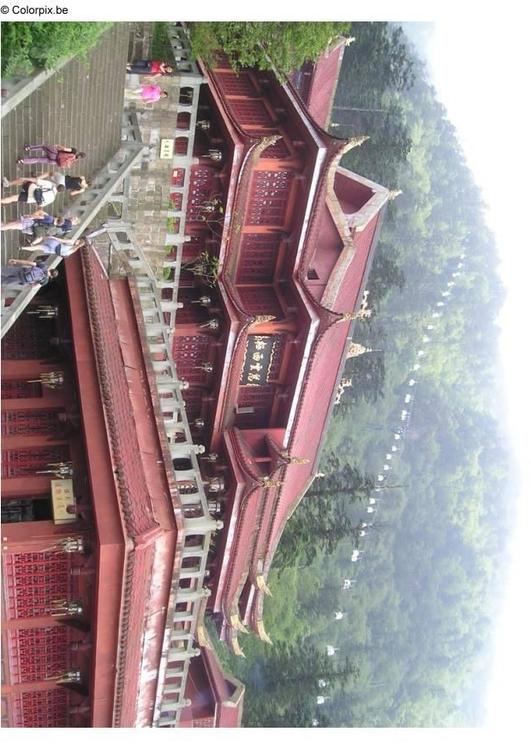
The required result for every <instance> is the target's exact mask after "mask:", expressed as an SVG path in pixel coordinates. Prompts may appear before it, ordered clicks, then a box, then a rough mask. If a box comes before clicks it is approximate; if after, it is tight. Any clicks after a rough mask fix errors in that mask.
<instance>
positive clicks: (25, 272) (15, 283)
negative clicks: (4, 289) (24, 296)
mask: <svg viewBox="0 0 531 750" xmlns="http://www.w3.org/2000/svg"><path fill="white" fill-rule="evenodd" d="M58 274H59V271H58V270H57V269H56V268H50V269H48V268H46V264H45V263H43V262H41V261H37V262H35V261H33V260H17V259H15V258H12V259H11V260H9V261H8V265H7V266H2V286H9V287H17V288H19V289H23V288H24V287H25V286H27V285H28V284H29V285H31V286H44V285H45V284H47V283H48V282H49V281H50V279H55V278H56V277H57V275H58Z"/></svg>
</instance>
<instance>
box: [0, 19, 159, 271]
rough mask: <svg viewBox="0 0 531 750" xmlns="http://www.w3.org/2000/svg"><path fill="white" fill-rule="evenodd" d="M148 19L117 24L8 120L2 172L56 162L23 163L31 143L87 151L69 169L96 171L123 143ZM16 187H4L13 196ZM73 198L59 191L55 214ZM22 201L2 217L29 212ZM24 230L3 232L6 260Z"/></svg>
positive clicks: (21, 172)
mask: <svg viewBox="0 0 531 750" xmlns="http://www.w3.org/2000/svg"><path fill="white" fill-rule="evenodd" d="M143 26H144V24H130V23H116V24H114V25H113V26H112V28H111V29H109V31H107V32H106V33H105V34H104V35H103V36H102V37H101V40H100V42H99V43H98V45H97V46H96V47H94V48H93V49H92V50H91V51H90V52H89V53H88V54H87V55H86V57H84V58H79V59H74V60H72V61H70V62H69V63H67V65H65V66H64V67H63V68H62V69H61V70H60V71H58V72H57V73H56V74H55V75H54V76H52V77H51V78H50V79H49V80H48V81H47V82H46V83H45V84H44V85H43V86H41V87H40V88H39V89H38V90H37V91H35V92H34V93H33V94H31V95H30V96H29V97H28V98H27V99H25V100H24V101H23V102H22V103H21V104H19V105H18V106H17V107H16V108H15V109H14V110H13V111H12V112H10V113H9V114H8V115H6V116H5V117H4V118H3V120H2V175H3V176H6V177H8V178H9V179H13V178H15V177H24V176H30V175H32V174H37V175H38V174H42V173H43V172H46V171H50V170H52V169H53V165H51V166H48V165H45V164H36V165H32V166H29V165H26V166H24V167H17V164H16V160H17V157H18V156H22V155H23V147H24V144H25V143H33V144H37V143H42V142H46V143H51V144H53V143H63V144H66V145H68V146H74V147H76V148H78V149H79V150H81V151H84V152H85V153H86V154H87V156H86V158H85V159H83V160H81V161H80V162H79V164H78V165H75V166H74V167H71V168H69V169H68V173H69V174H75V175H77V174H84V175H86V176H87V177H90V176H91V175H94V174H96V173H97V172H98V171H99V170H100V169H101V168H102V167H103V166H104V165H105V163H106V162H107V161H108V160H109V159H110V158H111V157H112V156H113V154H114V153H116V151H117V150H118V148H119V146H120V139H121V124H122V111H123V106H124V85H125V70H126V67H125V66H126V62H127V60H128V58H129V54H131V53H132V51H133V50H134V53H135V54H139V53H140V52H143V53H146V52H147V50H146V39H145V38H144V32H145V30H144V28H143ZM13 192H14V189H13V188H10V189H8V190H2V194H3V195H12V194H13ZM71 200H72V199H71V198H69V197H68V196H64V195H59V196H58V197H57V199H56V200H55V202H54V203H53V204H51V205H50V206H48V207H47V208H46V210H47V211H48V212H49V213H54V214H64V213H66V212H67V211H68V205H69V203H70V202H71ZM26 209H27V206H25V207H24V208H23V209H22V210H21V208H20V207H19V206H17V204H10V205H7V206H2V222H5V221H10V220H12V219H15V218H17V216H19V215H20V213H23V212H25V211H26ZM21 236H22V235H21V234H20V233H19V232H3V233H2V264H4V263H5V262H6V260H7V258H9V257H16V256H17V255H18V248H19V247H20V245H21V241H20V240H21Z"/></svg>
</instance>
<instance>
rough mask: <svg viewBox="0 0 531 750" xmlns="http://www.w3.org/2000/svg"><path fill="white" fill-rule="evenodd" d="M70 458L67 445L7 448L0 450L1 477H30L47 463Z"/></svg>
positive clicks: (44, 467)
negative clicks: (0, 458) (0, 455)
mask: <svg viewBox="0 0 531 750" xmlns="http://www.w3.org/2000/svg"><path fill="white" fill-rule="evenodd" d="M69 458H70V449H69V447H68V445H51V446H47V447H42V448H41V447H35V448H16V449H15V448H7V449H5V450H3V451H2V478H3V479H9V478H14V477H31V476H35V475H36V474H37V472H39V471H45V470H46V469H49V468H50V467H49V466H48V464H55V463H61V462H63V461H68V459H69Z"/></svg>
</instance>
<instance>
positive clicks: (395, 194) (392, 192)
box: [389, 190, 402, 201]
mask: <svg viewBox="0 0 531 750" xmlns="http://www.w3.org/2000/svg"><path fill="white" fill-rule="evenodd" d="M399 195H402V190H390V191H389V200H390V201H394V199H395V198H398V196H399Z"/></svg>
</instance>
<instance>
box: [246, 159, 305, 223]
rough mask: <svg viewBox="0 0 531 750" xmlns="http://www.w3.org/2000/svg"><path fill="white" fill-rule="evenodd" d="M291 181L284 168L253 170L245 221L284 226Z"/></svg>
mask: <svg viewBox="0 0 531 750" xmlns="http://www.w3.org/2000/svg"><path fill="white" fill-rule="evenodd" d="M292 182H293V172H290V171H288V170H286V169H279V170H276V171H272V170H264V171H260V172H255V174H254V177H253V183H252V187H251V200H250V202H249V207H248V210H247V215H246V217H245V223H246V224H254V225H260V226H271V227H284V225H285V222H286V209H287V206H288V201H289V196H290V190H291V185H292Z"/></svg>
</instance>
